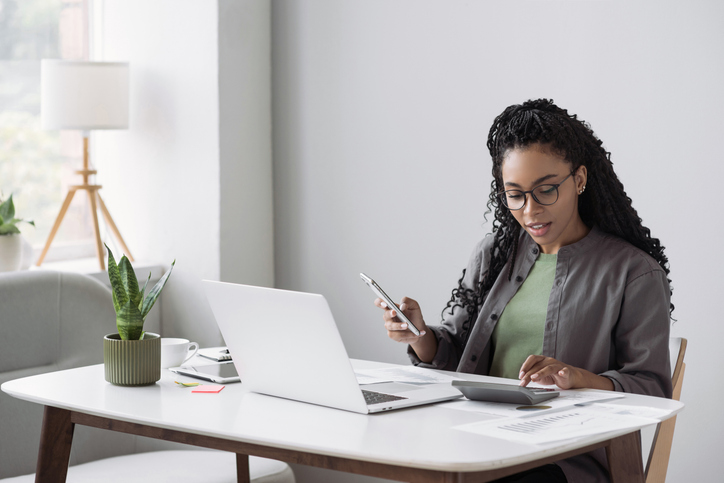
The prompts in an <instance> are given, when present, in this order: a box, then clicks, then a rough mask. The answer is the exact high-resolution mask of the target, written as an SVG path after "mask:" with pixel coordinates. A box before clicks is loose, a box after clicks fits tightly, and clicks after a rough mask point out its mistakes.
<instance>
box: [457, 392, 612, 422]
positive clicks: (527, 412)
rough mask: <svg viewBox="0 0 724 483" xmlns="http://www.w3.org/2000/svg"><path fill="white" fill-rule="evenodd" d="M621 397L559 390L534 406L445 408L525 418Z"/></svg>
mask: <svg viewBox="0 0 724 483" xmlns="http://www.w3.org/2000/svg"><path fill="white" fill-rule="evenodd" d="M531 387H537V386H531ZM541 387H550V386H541ZM622 397H624V395H623V394H621V393H616V392H602V391H591V390H586V389H582V390H581V389H579V390H569V391H563V390H561V391H560V395H559V396H558V397H556V398H553V399H549V400H547V401H543V402H542V403H540V404H538V405H536V406H521V405H520V404H508V403H496V402H487V401H471V400H469V399H460V400H456V401H450V402H448V403H446V404H445V408H447V409H457V410H461V411H472V412H478V413H483V414H488V415H491V416H499V417H500V416H502V417H526V416H531V415H532V414H531V413H538V414H540V413H545V412H551V411H556V410H560V409H564V408H568V407H572V406H574V405H576V404H590V403H593V402H595V401H604V400H611V399H619V398H622ZM519 408H521V409H519ZM532 408H538V409H532Z"/></svg>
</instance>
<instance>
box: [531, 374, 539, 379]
mask: <svg viewBox="0 0 724 483" xmlns="http://www.w3.org/2000/svg"><path fill="white" fill-rule="evenodd" d="M530 378H531V379H538V374H533V375H532V376H530Z"/></svg>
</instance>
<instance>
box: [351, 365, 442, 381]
mask: <svg viewBox="0 0 724 483" xmlns="http://www.w3.org/2000/svg"><path fill="white" fill-rule="evenodd" d="M355 374H357V381H359V380H360V376H363V377H368V378H375V379H378V380H379V381H377V382H406V383H408V384H435V383H441V382H452V381H454V380H455V379H456V378H454V377H452V376H447V375H444V374H440V373H439V372H435V371H433V370H430V369H425V368H422V367H414V366H410V367H385V368H382V369H365V370H356V371H355ZM360 384H363V383H361V382H360ZM366 384H369V383H366Z"/></svg>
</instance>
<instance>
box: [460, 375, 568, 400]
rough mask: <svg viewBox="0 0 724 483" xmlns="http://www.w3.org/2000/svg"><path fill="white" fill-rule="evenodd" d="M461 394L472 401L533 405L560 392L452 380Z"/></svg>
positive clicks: (538, 388) (542, 388)
mask: <svg viewBox="0 0 724 483" xmlns="http://www.w3.org/2000/svg"><path fill="white" fill-rule="evenodd" d="M452 385H453V387H456V388H457V389H458V390H459V391H460V392H462V393H463V395H464V396H465V397H466V398H468V399H472V400H474V401H490V402H502V403H511V404H522V405H527V406H530V405H534V404H539V403H541V402H543V401H547V400H548V399H553V398H554V397H556V396H558V395H559V394H560V393H559V392H558V391H556V390H555V389H549V388H545V387H521V386H515V385H513V384H496V383H492V382H475V381H453V382H452Z"/></svg>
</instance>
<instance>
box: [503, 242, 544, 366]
mask: <svg viewBox="0 0 724 483" xmlns="http://www.w3.org/2000/svg"><path fill="white" fill-rule="evenodd" d="M557 258H558V256H557V255H555V254H553V255H546V254H545V253H541V254H540V255H538V258H537V259H536V261H535V264H534V265H533V268H531V270H530V274H529V275H528V278H526V279H525V282H523V285H521V286H520V288H519V289H518V292H516V294H515V295H514V296H513V298H512V299H511V300H510V302H508V305H507V306H506V307H505V310H503V313H502V314H501V316H500V320H498V323H497V324H496V325H495V329H494V330H493V362H492V364H491V366H490V375H491V376H496V377H507V378H511V379H518V374H519V373H520V367H521V366H522V365H523V362H525V360H526V358H527V357H528V356H529V355H531V354H536V355H538V354H540V353H541V352H543V331H544V328H545V323H546V314H547V313H548V299H549V298H550V295H551V289H552V288H553V280H554V278H555V276H556V262H557Z"/></svg>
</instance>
